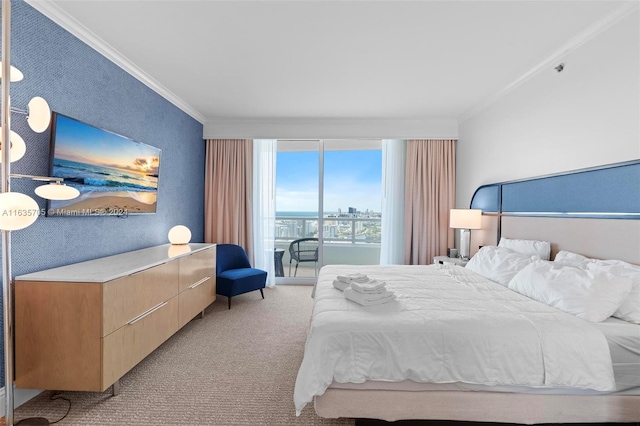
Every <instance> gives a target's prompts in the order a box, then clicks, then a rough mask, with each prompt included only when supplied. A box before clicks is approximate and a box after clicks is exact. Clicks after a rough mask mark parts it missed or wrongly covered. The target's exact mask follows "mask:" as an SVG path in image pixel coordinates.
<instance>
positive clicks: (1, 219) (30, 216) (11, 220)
mask: <svg viewBox="0 0 640 426" xmlns="http://www.w3.org/2000/svg"><path fill="white" fill-rule="evenodd" d="M39 214H40V207H38V203H36V202H35V200H34V199H33V198H31V197H29V196H28V195H25V194H22V193H20V192H3V193H1V194H0V229H2V230H4V231H17V230H18V229H23V228H26V227H27V226H29V225H31V224H32V223H33V222H35V221H36V219H37V218H38V215H39Z"/></svg>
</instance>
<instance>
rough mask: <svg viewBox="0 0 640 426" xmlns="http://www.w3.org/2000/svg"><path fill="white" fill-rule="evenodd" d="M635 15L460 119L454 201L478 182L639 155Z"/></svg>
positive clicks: (465, 200) (462, 202) (461, 202)
mask: <svg viewBox="0 0 640 426" xmlns="http://www.w3.org/2000/svg"><path fill="white" fill-rule="evenodd" d="M639 22H640V16H639V15H638V11H637V10H636V12H634V13H632V14H631V15H629V16H627V17H626V18H624V19H623V20H621V21H620V22H618V23H617V24H615V25H614V26H612V27H611V28H608V29H607V30H605V31H604V32H602V33H600V34H599V35H597V36H596V37H594V38H593V39H591V40H589V41H587V42H586V43H585V44H583V45H582V46H580V47H578V48H577V49H576V50H574V51H572V52H570V53H569V54H568V55H567V56H566V57H564V58H562V60H561V61H559V62H564V63H565V69H564V71H563V72H561V73H558V72H556V71H555V70H554V69H553V66H552V67H549V68H550V69H547V70H545V71H542V72H541V73H539V74H537V75H536V76H534V77H533V78H531V79H530V80H528V81H526V82H525V83H524V84H522V85H521V86H519V87H517V88H516V89H514V90H513V91H511V92H509V93H508V94H507V95H506V96H505V97H503V98H501V99H500V100H498V101H497V102H495V103H493V104H492V105H491V106H489V107H488V108H486V109H484V110H483V111H481V112H480V113H478V114H476V115H473V116H472V117H471V118H469V119H467V120H466V121H464V122H461V123H460V126H459V141H458V146H457V176H456V205H457V207H461V208H466V207H468V206H469V202H470V201H471V197H472V195H473V192H474V191H475V189H476V188H477V187H478V186H480V185H483V184H487V183H494V182H501V181H506V180H514V179H520V178H527V177H534V176H540V175H545V174H549V173H556V172H562V171H568V170H575V169H581V168H585V167H592V166H597V165H602V164H609V163H615V162H620V161H627V160H633V159H638V158H640V43H639V40H640V37H639V36H640V29H639V28H640V25H639ZM541 31H544V28H543V27H542V28H541ZM523 48H526V46H523ZM505 60H508V59H505ZM554 66H555V65H554Z"/></svg>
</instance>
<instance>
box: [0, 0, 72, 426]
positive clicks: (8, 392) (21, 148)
mask: <svg viewBox="0 0 640 426" xmlns="http://www.w3.org/2000/svg"><path fill="white" fill-rule="evenodd" d="M0 68H1V70H2V74H1V76H0V78H1V80H0V82H1V84H2V111H1V122H2V129H1V130H0V150H1V151H2V153H1V154H2V155H1V156H0V159H1V160H0V161H1V163H2V192H1V193H0V230H2V302H3V303H2V306H3V320H4V327H3V328H4V389H5V403H6V404H5V405H6V412H5V425H7V426H12V425H13V405H14V402H13V338H14V336H13V303H12V294H11V287H12V286H11V284H12V282H13V276H12V273H11V231H16V230H19V229H23V228H26V227H27V226H29V225H31V224H32V223H33V222H35V221H36V219H37V218H38V215H39V214H40V208H39V206H38V203H36V201H35V200H34V199H33V198H31V197H29V196H28V195H26V194H22V193H19V192H11V178H27V179H32V180H37V181H45V182H52V183H49V184H46V185H42V186H39V187H38V188H36V189H35V192H36V194H37V195H39V196H40V197H43V198H48V199H51V200H70V199H73V198H76V197H77V196H78V195H80V193H79V192H78V190H77V189H75V188H72V187H69V186H66V185H62V179H61V178H51V177H46V176H33V175H17V174H16V175H12V174H11V162H12V161H17V160H19V159H20V158H22V156H23V155H24V153H25V152H26V146H25V143H24V140H23V139H22V138H21V137H20V136H19V135H18V134H17V133H15V132H12V131H11V128H10V122H11V117H10V116H11V113H12V112H15V113H26V115H27V122H28V124H29V127H31V129H32V130H33V131H35V132H38V133H42V132H44V131H45V130H46V129H47V128H48V127H49V122H50V119H51V111H50V110H49V105H48V104H47V102H46V101H45V100H44V99H42V98H39V97H36V98H33V99H32V100H31V101H30V102H29V105H28V110H27V111H21V110H18V109H12V108H11V105H10V103H9V86H10V82H17V81H20V80H22V78H23V75H22V73H21V72H20V71H19V70H18V69H16V68H14V67H12V66H11V0H2V64H1V65H0ZM5 141H9V143H6V142H5ZM7 146H8V147H9V149H7ZM29 420H33V421H31V422H21V424H47V425H48V424H49V422H48V421H47V420H46V419H43V418H34V419H29Z"/></svg>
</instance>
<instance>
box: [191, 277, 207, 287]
mask: <svg viewBox="0 0 640 426" xmlns="http://www.w3.org/2000/svg"><path fill="white" fill-rule="evenodd" d="M210 279H211V277H204V278H203V279H201V280H200V281H198V282H197V283H194V284H191V285H190V286H189V288H196V287H198V286H199V285H200V284H202V283H204V282H206V281H209V280H210Z"/></svg>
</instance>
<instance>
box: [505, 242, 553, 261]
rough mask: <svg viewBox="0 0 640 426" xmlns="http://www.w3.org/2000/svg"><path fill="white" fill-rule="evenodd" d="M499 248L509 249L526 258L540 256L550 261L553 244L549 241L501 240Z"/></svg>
mask: <svg viewBox="0 0 640 426" xmlns="http://www.w3.org/2000/svg"><path fill="white" fill-rule="evenodd" d="M498 247H503V248H508V249H511V250H513V251H515V252H517V253H520V254H524V255H526V256H539V257H540V259H542V260H549V259H550V257H551V243H549V242H548V241H537V240H515V239H511V238H500V242H499V243H498Z"/></svg>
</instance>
